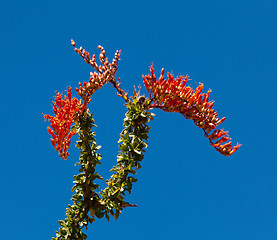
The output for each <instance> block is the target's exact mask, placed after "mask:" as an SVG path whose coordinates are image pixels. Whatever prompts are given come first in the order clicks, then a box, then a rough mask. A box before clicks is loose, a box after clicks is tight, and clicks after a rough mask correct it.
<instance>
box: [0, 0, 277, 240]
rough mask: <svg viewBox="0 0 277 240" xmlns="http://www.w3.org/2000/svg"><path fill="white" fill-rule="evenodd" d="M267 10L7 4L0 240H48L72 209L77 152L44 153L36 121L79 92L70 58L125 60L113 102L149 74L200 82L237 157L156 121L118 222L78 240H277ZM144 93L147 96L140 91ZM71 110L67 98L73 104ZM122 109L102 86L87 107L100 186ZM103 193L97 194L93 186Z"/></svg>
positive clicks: (262, 6)
mask: <svg viewBox="0 0 277 240" xmlns="http://www.w3.org/2000/svg"><path fill="white" fill-rule="evenodd" d="M276 12H277V3H276V1H273V0H264V1H256V0H252V1H246V0H240V1H239V0H232V1H219V0H216V1H215V0H214V1H213V0H212V1H203V0H196V1H177V0H172V1H161V0H160V1H156V0H155V1H150V0H149V1H143V0H142V1H136V2H132V1H109V0H107V1H105V2H102V1H80V2H77V1H63V0H62V1H52V0H50V1H10V2H8V1H5V2H3V3H2V4H1V9H0V20H1V37H0V43H1V50H0V51H1V53H0V56H1V57H0V64H1V71H0V78H1V86H2V93H1V95H0V99H1V103H2V104H1V115H0V124H1V126H2V130H1V140H0V143H1V148H0V153H1V178H0V185H1V190H2V191H1V195H0V196H1V200H0V203H1V206H2V209H1V219H0V226H1V227H0V229H1V238H2V239H6V240H14V239H28V240H32V239H36V240H37V239H42V240H43V239H51V237H53V236H55V231H56V230H57V229H58V227H59V225H58V220H59V219H63V218H64V217H65V208H66V207H67V205H68V204H69V203H70V198H71V195H72V193H71V187H72V186H73V183H72V181H73V179H72V176H73V174H76V173H77V168H76V167H74V163H75V162H76V160H77V159H78V151H77V150H76V149H74V147H73V145H72V147H71V148H70V152H71V155H70V157H69V158H68V160H67V161H64V160H62V159H60V158H59V156H58V154H57V152H55V151H54V149H53V147H52V145H51V143H50V141H49V139H50V136H49V135H48V133H47V130H46V127H47V125H48V123H46V122H44V121H43V117H42V113H46V114H52V113H53V112H52V108H51V103H52V100H53V96H54V93H55V91H59V92H61V91H64V90H65V89H66V87H67V86H69V85H70V86H72V87H73V88H75V87H76V86H77V84H78V82H79V81H87V80H88V78H89V72H90V71H92V69H91V68H90V66H88V65H87V64H85V62H84V61H83V60H82V59H81V58H80V56H78V55H77V54H76V53H75V52H74V51H73V48H72V46H71V45H70V39H71V38H73V39H74V40H75V41H76V44H77V45H78V46H80V45H81V46H83V47H84V48H85V49H86V50H88V51H89V52H90V53H96V54H98V50H97V49H96V48H97V46H98V45H99V44H101V45H102V46H104V47H105V49H106V53H107V56H108V57H110V58H112V57H113V54H114V52H115V51H116V50H117V49H121V50H122V56H121V59H122V60H121V61H120V63H119V71H118V75H117V76H118V77H120V78H121V81H122V88H124V89H126V90H129V92H132V91H133V85H136V86H137V85H139V84H142V78H141V75H142V74H148V72H149V66H150V65H151V63H154V68H155V69H156V72H159V71H160V69H161V68H162V67H165V71H169V72H171V71H172V72H173V73H174V74H175V75H177V74H183V75H185V74H189V75H190V78H191V79H192V80H191V82H190V84H191V86H193V87H195V86H196V83H198V82H203V83H204V87H205V88H204V89H205V90H208V89H209V88H211V89H212V90H213V92H212V94H211V98H212V99H214V100H215V104H214V107H215V109H216V110H217V111H218V113H219V116H220V117H224V116H226V117H227V120H226V121H225V122H224V123H223V124H222V125H221V126H222V127H223V128H224V129H226V130H228V131H229V133H230V136H231V137H232V138H233V141H234V142H235V143H236V142H240V143H242V144H243V146H242V147H241V149H240V150H239V151H237V152H236V153H235V154H234V155H233V156H231V157H228V158H226V157H224V156H221V155H220V154H219V153H217V152H216V151H215V150H214V149H213V148H212V147H210V145H209V142H208V140H207V139H206V138H205V137H204V136H203V132H202V131H201V129H198V128H197V127H196V126H194V125H193V122H192V121H190V120H186V119H184V118H183V117H182V116H180V115H178V114H177V113H175V114H172V113H171V114H170V113H165V112H162V111H158V110H154V111H153V112H154V113H155V114H156V117H155V120H154V121H153V122H152V123H151V124H150V125H151V127H152V129H151V132H150V136H149V141H148V143H149V147H148V149H147V154H146V155H145V159H144V161H143V163H142V166H143V168H142V169H140V171H139V173H138V176H137V177H138V179H139V181H138V182H137V183H136V185H135V186H134V190H133V193H132V195H130V196H129V197H128V199H129V201H130V202H132V203H137V204H138V207H137V208H131V209H126V210H125V211H124V212H123V214H122V215H121V216H120V218H119V219H118V220H117V221H115V220H111V221H110V222H109V223H108V222H107V221H106V220H99V221H97V222H95V223H94V224H92V225H90V226H89V229H88V231H87V232H86V233H87V234H88V236H89V237H88V239H103V240H105V239H114V240H117V239H129V238H132V239H134V240H135V239H146V240H148V239H160V240H163V239H166V240H167V239H178V240H179V239H193V240H195V239H201V240H202V239H205V240H206V239H207V240H219V239H220V240H233V239H236V240H244V239H251V240H264V239H267V240H271V239H276V238H277V187H276V186H277V174H276V173H277V158H276V149H277V148H276V144H277V141H276V134H277V127H276V123H275V121H276V118H277V113H276V102H275V101H276V96H277V95H276V92H277V82H276V79H277V67H276V62H277V61H276V60H277V59H276V56H277V46H276V40H277V39H276V37H277V34H276V29H277V19H276ZM143 91H144V92H145V90H143ZM75 96H76V95H75ZM123 104H124V102H123V100H122V99H120V98H118V97H117V96H116V94H115V90H114V89H113V88H112V87H111V85H107V86H105V87H103V89H101V90H100V91H97V92H96V93H95V95H94V96H93V100H92V102H91V104H90V106H89V108H90V109H91V111H92V112H93V113H94V118H95V120H96V124H97V125H98V128H96V129H95V131H96V134H97V141H98V144H100V145H102V149H101V154H102V155H103V159H102V165H101V166H100V167H99V168H98V171H99V173H100V174H101V175H102V176H104V178H107V177H109V176H110V172H109V171H108V170H109V169H110V168H111V167H112V166H113V165H115V164H116V158H115V157H116V155H117V152H118V148H117V140H118V138H119V133H120V131H121V130H122V123H123V117H124V113H125V107H124V105H123ZM102 186H103V185H102Z"/></svg>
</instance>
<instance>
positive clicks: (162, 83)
mask: <svg viewBox="0 0 277 240" xmlns="http://www.w3.org/2000/svg"><path fill="white" fill-rule="evenodd" d="M150 73H151V74H150V75H147V76H142V77H143V82H144V84H145V86H146V89H147V91H148V92H149V93H150V98H151V101H152V103H151V107H153V108H160V109H162V110H164V111H166V112H179V113H181V114H182V115H183V116H184V117H185V118H187V119H192V120H193V121H194V123H195V125H196V126H198V127H200V128H202V129H203V131H204V133H205V136H206V137H207V138H208V139H209V141H210V143H211V145H212V146H213V147H214V148H215V149H216V150H217V151H218V152H220V153H221V154H223V155H225V156H230V155H232V154H233V153H234V152H235V151H236V150H237V149H238V148H239V147H240V146H241V144H237V145H236V146H234V147H232V142H231V141H229V142H227V141H228V140H231V138H230V137H229V136H228V134H227V133H228V132H227V131H224V130H223V129H221V130H217V129H216V127H217V126H218V125H219V124H221V123H222V122H223V121H224V120H225V119H226V118H225V117H224V118H222V119H219V118H218V114H217V112H216V111H215V110H214V109H212V107H213V101H209V95H210V93H211V90H209V91H208V92H207V93H203V92H202V90H203V88H204V86H203V84H202V83H200V84H199V85H198V87H197V88H196V90H193V89H192V88H191V87H189V86H186V83H187V81H188V76H185V77H183V76H178V77H176V78H174V76H173V75H172V74H170V73H168V74H167V77H168V80H166V79H165V77H164V69H162V70H161V75H160V77H159V79H158V80H157V78H156V76H155V74H154V68H153V66H151V67H150ZM214 141H215V142H214ZM226 142H227V143H226Z"/></svg>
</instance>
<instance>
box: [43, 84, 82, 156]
mask: <svg viewBox="0 0 277 240" xmlns="http://www.w3.org/2000/svg"><path fill="white" fill-rule="evenodd" d="M86 105H87V104H86V103H83V102H82V100H80V101H79V100H78V99H77V98H75V97H74V98H72V93H71V88H68V90H67V96H66V95H64V99H63V97H62V94H60V93H56V96H55V101H54V102H53V110H54V114H55V116H50V115H44V119H45V120H49V121H50V126H51V128H52V129H51V128H50V127H48V132H49V134H50V135H51V136H52V138H51V139H50V141H51V143H52V145H53V147H54V148H55V150H56V151H58V152H59V155H60V157H61V158H63V159H65V160H66V159H67V157H68V156H69V153H68V148H69V145H70V138H71V137H72V136H73V135H74V134H75V131H73V130H71V124H72V123H73V122H74V121H75V120H76V119H77V117H78V116H79V114H80V113H81V112H83V111H84V109H85V108H86Z"/></svg>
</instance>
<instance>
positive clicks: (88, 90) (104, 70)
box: [71, 40, 125, 103]
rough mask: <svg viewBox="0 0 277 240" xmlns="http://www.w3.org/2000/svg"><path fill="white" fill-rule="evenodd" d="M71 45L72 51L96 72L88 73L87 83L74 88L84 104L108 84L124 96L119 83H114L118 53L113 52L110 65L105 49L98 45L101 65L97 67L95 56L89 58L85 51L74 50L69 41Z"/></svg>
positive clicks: (74, 45)
mask: <svg viewBox="0 0 277 240" xmlns="http://www.w3.org/2000/svg"><path fill="white" fill-rule="evenodd" d="M71 44H72V46H73V47H74V51H75V52H77V53H78V54H79V55H80V56H81V57H82V58H83V59H84V61H85V62H86V63H87V64H89V65H91V66H92V67H93V68H94V69H95V70H96V72H93V73H92V72H91V73H90V79H89V81H88V82H83V84H82V83H79V88H76V91H77V93H78V94H79V95H80V97H81V98H82V99H83V100H84V101H85V102H87V103H89V102H90V100H91V99H90V97H91V95H92V94H93V93H94V92H95V91H96V90H98V89H100V88H102V86H104V85H105V84H106V83H108V82H111V83H112V84H113V85H114V87H115V88H116V89H117V90H118V93H119V95H122V96H124V95H125V93H124V92H123V91H122V90H121V89H120V87H119V86H120V83H118V82H116V81H115V73H116V71H117V64H118V61H119V60H120V51H116V52H115V56H114V59H113V61H112V63H110V62H109V60H108V58H107V57H106V52H105V49H104V48H103V47H102V46H100V45H99V46H98V47H97V48H98V49H100V51H101V52H100V54H99V59H100V62H101V64H102V65H98V64H97V63H96V60H95V54H94V55H93V56H92V58H91V56H90V53H89V52H87V51H86V50H85V49H83V48H82V47H80V48H76V44H75V42H74V41H73V40H71ZM120 90H121V91H120Z"/></svg>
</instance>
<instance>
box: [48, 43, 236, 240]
mask: <svg viewBox="0 0 277 240" xmlns="http://www.w3.org/2000/svg"><path fill="white" fill-rule="evenodd" d="M71 44H72V45H73V47H74V50H75V52H77V53H78V54H79V55H80V56H81V57H82V58H83V59H84V60H85V62H86V63H87V64H89V65H91V66H92V67H93V69H94V70H95V71H94V72H91V73H90V78H89V80H88V82H83V83H79V87H78V88H76V92H77V94H78V95H79V96H80V99H77V98H75V97H72V92H71V88H70V87H68V89H67V95H64V96H63V94H60V93H56V96H55V100H54V102H53V110H54V116H50V115H44V118H45V120H46V119H47V120H49V122H50V127H48V132H49V134H50V135H51V137H52V138H51V143H52V145H53V147H54V149H55V150H56V151H57V152H58V153H59V155H60V157H61V158H63V159H67V157H68V156H69V152H68V149H69V146H70V142H71V137H72V136H73V135H75V134H77V136H78V139H79V140H78V141H77V144H76V147H77V148H79V149H80V157H79V162H76V163H75V165H80V168H79V172H80V173H79V174H78V175H76V176H74V177H73V178H74V184H75V185H74V186H73V188H72V191H73V192H74V194H73V196H72V198H71V200H72V201H73V204H72V205H69V206H68V208H67V210H66V219H65V220H60V221H59V223H60V225H61V227H60V228H59V231H57V233H56V237H55V238H52V239H57V240H58V239H59V240H62V239H78V240H83V239H87V236H86V235H85V234H84V233H83V232H82V229H83V228H84V227H87V226H88V224H89V223H92V222H94V221H95V220H96V219H97V218H103V217H104V216H105V217H106V218H107V219H108V220H109V218H110V216H113V217H114V218H115V219H117V218H118V217H119V215H120V214H121V213H122V210H123V209H124V208H126V207H134V206H136V205H135V204H130V203H128V202H126V201H125V195H126V192H128V193H129V194H130V193H131V191H132V187H133V183H134V182H136V181H137V179H136V178H135V177H134V176H135V174H136V172H137V170H138V169H140V168H141V161H142V160H143V158H144V153H145V149H146V148H147V143H146V140H147V138H148V133H149V130H150V127H149V126H148V122H149V121H152V120H153V119H154V114H153V113H151V112H150V110H151V109H153V108H159V109H162V110H164V111H166V112H179V113H181V114H182V115H183V116H184V117H185V118H187V119H191V120H193V122H194V124H195V125H196V126H198V127H199V128H202V129H203V131H204V135H205V137H207V138H208V140H209V142H210V144H211V146H212V147H214V148H215V149H216V150H217V151H218V152H219V153H221V154H223V155H225V156H230V155H232V154H233V153H234V152H235V151H236V150H237V149H238V148H239V147H240V145H241V144H237V145H236V146H232V142H231V141H230V140H231V138H230V137H229V136H228V132H227V131H224V130H223V129H218V128H217V127H218V125H220V124H221V123H222V122H223V121H224V120H225V117H224V118H221V119H219V117H218V114H217V112H216V111H215V110H214V109H213V101H210V100H209V96H210V93H211V90H208V92H207V93H204V92H203V84H202V83H199V85H198V86H197V87H196V90H194V89H193V88H191V87H190V86H187V85H186V84H187V81H188V76H177V77H174V76H173V75H172V74H170V73H168V74H167V79H166V77H165V73H164V69H162V70H161V74H160V76H159V77H158V78H157V77H156V75H155V74H154V68H153V65H152V66H151V67H150V74H149V75H147V76H142V78H143V83H144V85H145V87H146V89H147V91H148V92H149V96H144V95H141V93H140V91H136V90H135V91H134V92H133V96H128V93H127V92H126V91H124V90H123V89H122V88H121V87H120V79H118V80H116V78H115V75H116V72H117V65H118V61H119V60H120V51H116V53H115V56H114V59H113V60H112V62H111V63H110V62H109V60H108V58H107V57H106V53H105V50H104V48H103V47H102V46H98V48H99V49H100V55H99V58H100V64H97V63H96V60H95V55H93V56H92V57H91V56H90V54H89V53H88V52H87V51H86V50H85V49H83V48H82V47H80V48H76V46H75V42H74V41H73V40H71ZM108 83H111V84H112V85H113V87H114V88H115V89H116V93H117V95H118V96H119V97H122V98H123V99H124V101H125V106H126V108H127V112H126V114H125V118H124V123H123V127H124V129H123V130H122V132H121V133H120V138H119V141H118V143H119V154H118V155H117V165H116V166H114V167H113V168H112V169H111V171H112V172H114V174H113V175H112V176H111V178H110V179H108V180H106V183H107V187H106V188H105V189H103V190H101V191H100V192H98V191H99V185H97V184H96V183H95V182H94V180H95V179H100V180H101V179H102V177H101V176H100V175H99V174H98V173H97V172H96V166H97V165H98V164H100V160H101V158H102V157H101V155H100V154H99V153H98V150H99V148H100V147H99V146H97V143H96V139H95V133H94V132H93V130H92V128H93V127H96V125H95V124H94V119H93V117H92V113H90V111H89V108H88V105H89V103H90V101H91V97H92V95H93V93H94V92H95V91H96V90H98V89H101V88H102V87H103V86H104V85H105V84H108Z"/></svg>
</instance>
